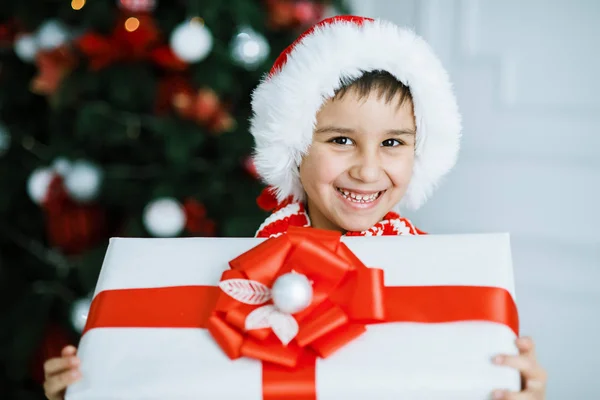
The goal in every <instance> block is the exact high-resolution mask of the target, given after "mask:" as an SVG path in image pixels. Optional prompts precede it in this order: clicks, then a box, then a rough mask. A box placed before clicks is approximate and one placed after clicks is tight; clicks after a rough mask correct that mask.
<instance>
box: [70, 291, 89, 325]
mask: <svg viewBox="0 0 600 400" xmlns="http://www.w3.org/2000/svg"><path fill="white" fill-rule="evenodd" d="M91 304H92V302H91V300H90V299H88V298H85V299H79V300H77V301H76V302H75V303H73V307H72V308H71V324H72V325H73V328H75V330H77V332H80V333H81V332H83V329H84V328H85V324H86V322H87V317H88V313H89V312H90V305H91Z"/></svg>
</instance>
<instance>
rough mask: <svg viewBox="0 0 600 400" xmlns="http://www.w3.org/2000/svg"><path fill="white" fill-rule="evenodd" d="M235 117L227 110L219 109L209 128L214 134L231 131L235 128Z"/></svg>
mask: <svg viewBox="0 0 600 400" xmlns="http://www.w3.org/2000/svg"><path fill="white" fill-rule="evenodd" d="M235 126H236V123H235V119H234V118H233V117H232V116H231V114H230V113H229V112H228V111H226V110H223V109H221V110H218V111H217V113H216V115H215V116H214V118H213V120H212V121H211V123H210V125H209V129H210V130H211V132H212V133H213V134H217V135H219V134H221V133H225V132H231V131H232V130H233V129H235Z"/></svg>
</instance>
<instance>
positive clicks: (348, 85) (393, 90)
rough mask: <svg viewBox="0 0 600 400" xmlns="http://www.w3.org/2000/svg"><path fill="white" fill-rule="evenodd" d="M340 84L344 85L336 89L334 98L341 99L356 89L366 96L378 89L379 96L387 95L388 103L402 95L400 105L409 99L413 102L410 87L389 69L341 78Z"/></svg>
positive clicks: (363, 96)
mask: <svg viewBox="0 0 600 400" xmlns="http://www.w3.org/2000/svg"><path fill="white" fill-rule="evenodd" d="M340 84H341V85H342V86H341V87H340V88H339V89H338V90H336V91H335V95H334V99H341V98H342V97H344V95H345V94H346V93H348V92H349V91H354V93H356V94H357V95H358V97H359V98H365V97H367V96H369V94H371V92H372V91H374V90H376V91H377V95H378V96H379V98H380V99H381V98H382V97H385V101H386V102H387V103H389V102H390V101H392V100H393V99H394V98H395V97H396V96H397V95H400V100H399V102H398V107H400V106H401V105H402V104H403V103H404V102H405V101H407V100H408V101H411V102H412V95H411V94H410V88H409V87H408V86H406V85H405V84H403V83H402V82H400V81H399V80H398V79H396V77H395V76H393V75H392V74H390V73H389V72H387V71H382V70H374V71H369V72H365V73H363V74H362V75H361V76H360V77H359V78H356V79H349V78H341V79H340Z"/></svg>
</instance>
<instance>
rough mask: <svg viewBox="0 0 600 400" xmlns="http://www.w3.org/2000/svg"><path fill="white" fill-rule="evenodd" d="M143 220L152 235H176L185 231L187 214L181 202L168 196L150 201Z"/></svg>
mask: <svg viewBox="0 0 600 400" xmlns="http://www.w3.org/2000/svg"><path fill="white" fill-rule="evenodd" d="M143 221H144V226H145V227H146V229H147V230H148V232H149V233H150V234H151V235H152V236H156V237H174V236H177V235H179V234H180V233H181V232H182V231H183V228H184V227H185V221H186V216H185V211H184V210H183V207H182V206H181V204H180V203H179V202H178V201H177V200H175V199H173V198H168V197H167V198H162V199H158V200H154V201H152V202H150V203H148V205H147V206H146V208H145V209H144V216H143Z"/></svg>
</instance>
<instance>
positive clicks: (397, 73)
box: [250, 16, 461, 209]
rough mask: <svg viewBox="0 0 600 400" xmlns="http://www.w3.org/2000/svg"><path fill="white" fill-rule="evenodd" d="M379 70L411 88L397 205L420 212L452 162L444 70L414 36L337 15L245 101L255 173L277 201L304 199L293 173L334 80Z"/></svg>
mask: <svg viewBox="0 0 600 400" xmlns="http://www.w3.org/2000/svg"><path fill="white" fill-rule="evenodd" d="M374 70H384V71H387V72H389V73H390V74H392V75H393V76H394V77H396V79H398V80H399V81H401V82H402V83H403V84H405V85H406V86H408V87H409V88H410V93H411V95H412V101H413V106H414V114H415V120H416V127H417V140H416V146H415V164H414V171H413V176H412V178H411V182H410V184H409V187H408V189H407V192H406V194H405V195H404V198H403V199H402V201H401V202H400V205H403V206H406V207H408V208H412V209H417V208H419V207H420V206H421V205H422V204H423V203H424V202H425V201H426V200H427V198H428V197H429V195H430V194H431V192H432V191H433V189H434V188H435V186H436V185H437V184H438V182H439V180H440V178H442V177H443V176H444V175H445V174H446V173H447V172H448V171H449V170H450V169H451V168H452V167H453V166H454V164H455V162H456V158H457V154H458V149H459V141H460V136H461V133H460V132H461V117H460V113H459V111H458V106H457V104H456V98H455V96H454V93H453V91H452V85H451V83H450V81H449V78H448V74H447V73H446V71H445V69H444V67H443V66H442V64H441V63H440V61H439V60H438V58H437V57H436V56H435V54H434V53H433V51H432V49H431V48H430V46H429V45H428V44H427V43H426V42H425V41H424V40H423V39H422V38H420V37H419V36H417V35H416V34H415V33H414V32H412V31H410V30H407V29H403V28H400V27H398V26H396V25H394V24H392V23H390V22H386V21H380V20H374V19H370V18H363V17H356V16H337V17H332V18H328V19H326V20H323V21H321V22H320V23H319V24H317V25H316V26H314V27H312V28H311V29H309V30H308V31H306V32H304V33H303V34H302V35H301V36H300V37H299V38H298V39H297V40H296V41H295V42H294V43H292V44H291V45H290V46H289V47H288V48H287V49H285V50H284V51H283V52H282V53H281V55H280V56H279V57H278V58H277V60H276V61H275V64H274V65H273V68H272V69H271V72H270V73H269V75H268V76H266V77H265V79H263V81H262V82H261V83H260V84H259V85H258V87H257V88H256V90H255V91H254V93H253V95H252V109H253V116H252V118H251V128H250V131H251V133H252V135H253V136H254V139H255V153H254V164H255V166H256V170H257V173H258V174H259V175H260V177H261V178H262V179H263V180H264V181H265V183H267V184H268V185H269V186H271V187H273V189H274V191H275V194H276V196H277V199H278V200H279V201H284V200H285V199H288V198H289V197H290V196H291V197H293V198H294V199H295V200H298V201H303V200H305V199H304V196H305V194H304V189H303V188H302V184H301V182H300V177H299V171H298V167H299V165H300V162H301V161H302V157H303V156H304V155H305V154H306V151H307V150H308V147H309V145H310V144H311V142H312V136H313V130H314V126H315V122H316V115H317V112H318V111H319V109H320V108H321V106H322V105H323V103H324V102H325V100H326V99H328V98H331V97H333V96H334V94H335V91H336V90H337V89H339V88H340V86H341V82H340V80H341V79H342V78H344V80H347V79H350V80H352V79H357V78H359V77H360V76H361V75H363V74H364V73H365V72H369V71H374Z"/></svg>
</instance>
